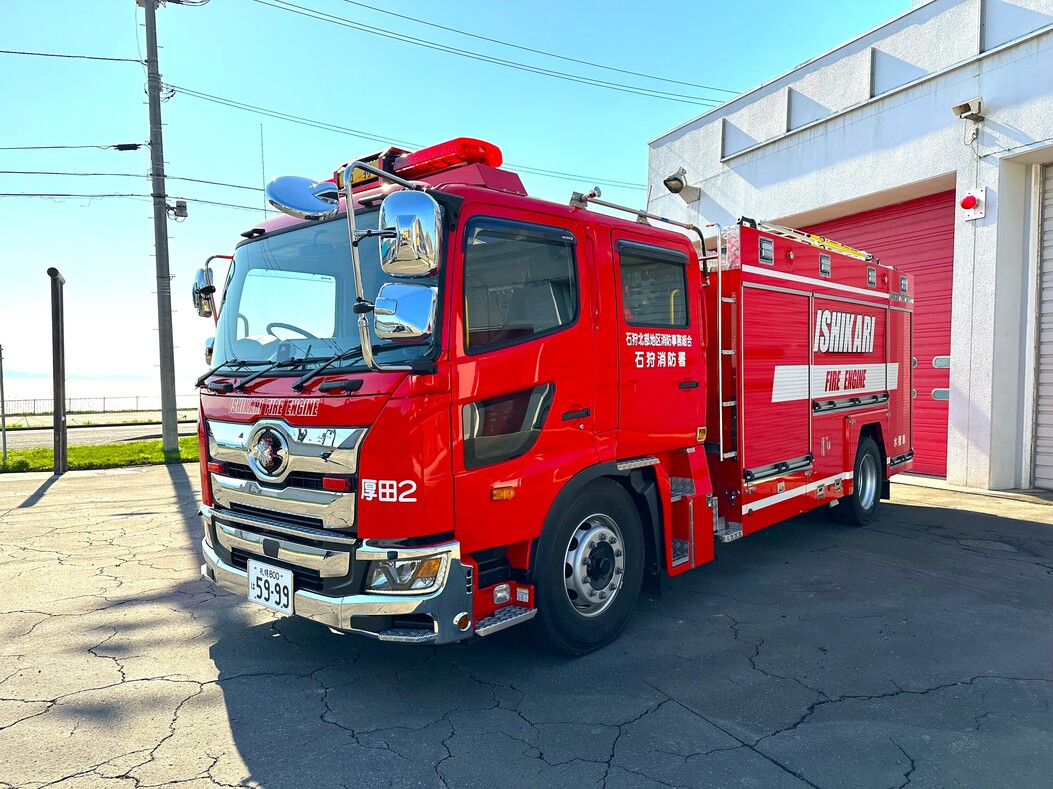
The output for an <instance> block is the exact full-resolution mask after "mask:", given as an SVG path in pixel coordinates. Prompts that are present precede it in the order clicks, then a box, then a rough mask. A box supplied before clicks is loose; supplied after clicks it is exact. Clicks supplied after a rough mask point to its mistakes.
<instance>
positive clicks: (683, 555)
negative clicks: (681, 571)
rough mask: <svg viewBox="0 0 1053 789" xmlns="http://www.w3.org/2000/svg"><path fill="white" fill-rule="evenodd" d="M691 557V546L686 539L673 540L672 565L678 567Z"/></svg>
mask: <svg viewBox="0 0 1053 789" xmlns="http://www.w3.org/2000/svg"><path fill="white" fill-rule="evenodd" d="M690 558H691V546H690V545H689V544H688V542H687V540H676V539H674V540H673V567H679V566H680V565H681V564H683V563H684V562H686V561H687V560H688V559H690Z"/></svg>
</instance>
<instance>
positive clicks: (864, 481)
mask: <svg viewBox="0 0 1053 789" xmlns="http://www.w3.org/2000/svg"><path fill="white" fill-rule="evenodd" d="M855 486H856V496H857V498H858V499H859V506H860V507H862V508H863V509H865V510H869V509H871V508H872V507H873V506H874V502H875V501H876V500H877V488H878V468H877V460H875V458H874V456H873V455H870V454H868V455H864V456H863V462H862V463H860V464H859V472H858V473H857V474H856V478H855Z"/></svg>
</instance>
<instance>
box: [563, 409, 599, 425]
mask: <svg viewBox="0 0 1053 789" xmlns="http://www.w3.org/2000/svg"><path fill="white" fill-rule="evenodd" d="M591 413H592V411H590V410H589V409H588V408H582V409H580V410H578V411H565V412H564V413H563V421H564V422H571V421H573V420H575V419H584V418H585V417H587V416H589V415H590V414H591Z"/></svg>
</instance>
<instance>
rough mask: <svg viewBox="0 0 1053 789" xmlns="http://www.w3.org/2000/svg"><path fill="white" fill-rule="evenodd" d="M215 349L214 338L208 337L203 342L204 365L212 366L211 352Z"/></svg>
mask: <svg viewBox="0 0 1053 789" xmlns="http://www.w3.org/2000/svg"><path fill="white" fill-rule="evenodd" d="M215 349H216V338H215V337H209V338H208V339H207V340H205V364H207V365H208V366H209V367H211V366H212V351H214V350H215Z"/></svg>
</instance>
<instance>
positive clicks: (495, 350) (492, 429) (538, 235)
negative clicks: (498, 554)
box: [451, 209, 596, 550]
mask: <svg viewBox="0 0 1053 789" xmlns="http://www.w3.org/2000/svg"><path fill="white" fill-rule="evenodd" d="M479 210H480V211H482V210H483V209H479ZM462 216H463V214H462ZM581 241H582V238H581V233H580V230H579V229H578V228H577V227H576V226H575V225H574V223H572V222H568V221H567V220H561V219H559V218H556V217H549V216H546V215H543V214H534V213H532V212H527V211H518V210H510V209H503V210H502V211H501V212H500V215H498V213H497V212H496V211H494V212H493V213H490V214H487V213H484V212H479V213H474V214H469V215H468V216H467V218H465V219H464V220H463V223H462V230H461V232H460V235H459V243H458V247H459V253H460V254H459V258H460V260H459V266H458V270H459V271H458V274H459V280H460V281H459V282H457V281H456V280H457V278H456V277H455V281H454V282H453V283H452V290H453V292H454V293H455V294H456V295H454V296H453V299H454V300H455V301H456V305H455V308H454V310H453V312H454V314H453V316H452V317H453V320H452V324H451V325H452V329H453V331H452V333H453V338H452V348H453V356H454V365H453V368H454V374H453V393H454V394H453V407H454V415H453V421H454V428H453V429H454V434H455V442H454V443H455V446H456V447H457V451H456V452H455V457H454V475H455V499H456V515H455V518H456V525H457V535H458V538H459V539H460V540H461V541H462V543H465V544H467V545H468V546H469V550H479V549H483V548H486V547H490V546H497V545H507V544H511V543H516V542H518V541H528V540H530V539H531V538H533V537H536V536H537V534H538V532H539V530H540V527H541V524H542V523H543V521H544V518H545V515H546V514H547V513H548V510H549V507H550V506H551V503H552V501H553V499H554V498H555V495H556V494H557V493H558V492H559V490H560V488H562V486H563V484H564V483H565V482H566V480H568V479H569V478H570V477H571V476H573V474H574V473H576V472H577V471H579V470H580V469H582V468H584V467H586V466H589V465H592V464H594V463H595V462H596V453H595V450H594V448H593V413H594V399H595V386H594V379H593V375H592V374H591V370H592V368H593V365H594V350H593V338H592V326H591V321H590V320H589V319H588V316H589V310H588V309H587V307H586V305H585V300H586V296H585V294H588V293H590V292H591V291H590V288H589V287H588V285H587V282H586V279H587V276H588V274H587V266H586V261H585V260H584V250H585V245H584V244H582V243H581ZM455 243H456V242H455ZM499 488H500V489H503V491H504V492H503V493H502V494H500V495H502V496H507V498H499V497H498V495H497V494H494V491H495V489H499ZM509 491H510V493H509Z"/></svg>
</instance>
